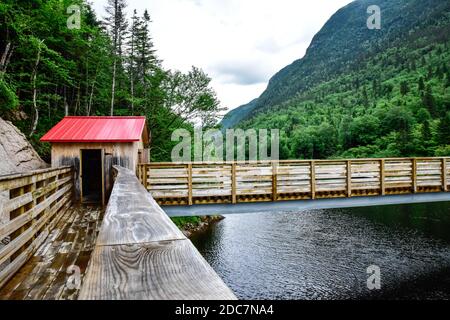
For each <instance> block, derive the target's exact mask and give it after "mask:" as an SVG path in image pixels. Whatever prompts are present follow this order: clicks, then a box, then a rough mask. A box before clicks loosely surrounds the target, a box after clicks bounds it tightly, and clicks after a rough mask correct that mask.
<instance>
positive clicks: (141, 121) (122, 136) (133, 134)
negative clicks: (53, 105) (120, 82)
mask: <svg viewBox="0 0 450 320" xmlns="http://www.w3.org/2000/svg"><path fill="white" fill-rule="evenodd" d="M142 137H144V143H146V140H148V133H147V129H146V124H145V117H65V118H64V119H63V120H62V121H61V122H60V123H58V124H57V125H56V126H55V127H53V129H51V130H50V131H49V132H48V133H47V134H46V135H44V136H43V137H42V139H41V141H43V142H134V141H139V140H141V138H142Z"/></svg>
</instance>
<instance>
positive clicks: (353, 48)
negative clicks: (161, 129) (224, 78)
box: [222, 0, 450, 158]
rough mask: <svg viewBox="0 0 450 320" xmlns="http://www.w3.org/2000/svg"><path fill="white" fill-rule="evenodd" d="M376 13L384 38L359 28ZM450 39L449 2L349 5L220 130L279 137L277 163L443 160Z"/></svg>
mask: <svg viewBox="0 0 450 320" xmlns="http://www.w3.org/2000/svg"><path fill="white" fill-rule="evenodd" d="M373 4H376V5H379V6H380V8H381V10H382V28H381V30H369V29H368V28H367V25H366V21H367V17H368V14H367V12H366V11H367V7H368V6H369V5H373ZM449 34H450V2H448V1H440V0H425V1H419V0H409V1H407V0H398V1H390V0H378V1H366V0H359V1H355V2H353V3H351V4H349V5H347V6H346V7H344V8H342V9H340V10H339V11H338V12H337V13H336V14H335V15H333V17H331V18H330V20H329V21H328V22H327V23H326V24H325V26H324V27H323V28H322V30H321V31H320V32H319V33H318V34H317V35H316V36H315V37H314V39H313V41H312V43H311V45H310V47H309V48H308V50H307V53H306V55H305V57H304V58H302V59H300V60H297V61H295V62H294V63H293V64H291V65H290V66H287V67H286V68H284V69H283V70H281V71H280V72H278V73H277V74H276V75H275V76H274V77H273V78H272V79H271V80H270V83H269V85H268V88H267V90H266V91H265V92H264V93H263V94H262V95H261V97H259V98H258V99H256V100H254V101H252V102H251V103H250V104H248V105H245V106H242V107H240V108H238V109H236V110H233V111H232V112H230V113H229V114H228V115H227V116H226V117H225V118H224V120H223V122H222V124H223V125H224V127H233V126H239V127H252V128H255V127H256V128H278V129H282V131H284V135H283V137H284V138H283V141H282V156H283V157H284V158H299V157H300V158H309V157H316V158H317V157H333V156H336V157H338V156H344V155H345V156H375V155H390V156H397V155H430V154H436V153H442V152H444V153H445V152H446V150H445V146H446V145H447V144H450V140H448V141H447V140H445V134H442V132H441V131H442V130H444V128H445V125H446V121H447V120H446V118H447V117H448V115H447V114H446V112H447V111H449V105H450V95H449V82H450V80H449V78H450V74H449V62H450V55H449ZM422 133H424V135H425V138H424V137H423V135H422ZM424 139H425V140H426V141H425V142H424Z"/></svg>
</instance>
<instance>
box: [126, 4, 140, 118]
mask: <svg viewBox="0 0 450 320" xmlns="http://www.w3.org/2000/svg"><path fill="white" fill-rule="evenodd" d="M139 25H140V19H139V17H138V16H137V11H136V9H135V10H134V12H133V17H132V18H131V28H130V33H129V38H128V43H127V45H128V76H129V78H130V93H131V113H134V100H135V76H136V73H137V72H136V71H137V70H136V67H135V65H136V41H137V37H138V33H139V29H138V27H139Z"/></svg>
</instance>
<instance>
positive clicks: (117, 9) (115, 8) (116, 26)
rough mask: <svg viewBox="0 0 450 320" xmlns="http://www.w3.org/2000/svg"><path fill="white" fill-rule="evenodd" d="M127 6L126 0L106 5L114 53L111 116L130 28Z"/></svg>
mask: <svg viewBox="0 0 450 320" xmlns="http://www.w3.org/2000/svg"><path fill="white" fill-rule="evenodd" d="M125 8H126V2H125V0H108V5H107V6H106V7H105V10H106V12H107V13H108V16H107V17H106V19H105V25H106V26H107V28H108V31H109V34H110V36H111V39H112V55H113V71H112V85H111V109H110V114H111V116H113V115H114V104H115V94H116V81H117V73H118V69H119V68H120V67H121V64H122V56H123V44H124V39H125V36H126V31H127V28H128V25H127V20H126V16H125Z"/></svg>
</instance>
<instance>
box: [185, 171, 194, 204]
mask: <svg viewBox="0 0 450 320" xmlns="http://www.w3.org/2000/svg"><path fill="white" fill-rule="evenodd" d="M187 170H188V204H189V205H190V206H192V205H193V204H194V200H193V197H192V195H193V190H192V163H190V164H188V165H187Z"/></svg>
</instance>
